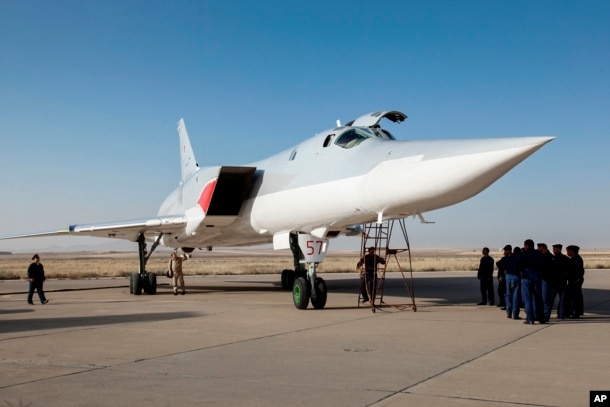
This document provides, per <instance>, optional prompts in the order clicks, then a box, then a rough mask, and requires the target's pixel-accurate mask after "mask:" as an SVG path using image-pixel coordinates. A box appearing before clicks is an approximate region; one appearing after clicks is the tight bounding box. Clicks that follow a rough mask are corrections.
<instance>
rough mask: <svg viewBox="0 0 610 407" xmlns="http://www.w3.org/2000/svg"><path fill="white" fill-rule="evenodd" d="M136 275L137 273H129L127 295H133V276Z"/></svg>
mask: <svg viewBox="0 0 610 407" xmlns="http://www.w3.org/2000/svg"><path fill="white" fill-rule="evenodd" d="M136 275H138V274H137V273H131V274H130V275H129V294H133V280H134V279H135V276H136Z"/></svg>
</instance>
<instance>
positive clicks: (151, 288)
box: [148, 273, 157, 295]
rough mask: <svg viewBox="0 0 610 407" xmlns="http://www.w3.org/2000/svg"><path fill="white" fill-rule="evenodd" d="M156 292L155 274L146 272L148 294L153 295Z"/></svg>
mask: <svg viewBox="0 0 610 407" xmlns="http://www.w3.org/2000/svg"><path fill="white" fill-rule="evenodd" d="M156 293H157V275H156V274H155V273H148V294H150V295H155V294H156Z"/></svg>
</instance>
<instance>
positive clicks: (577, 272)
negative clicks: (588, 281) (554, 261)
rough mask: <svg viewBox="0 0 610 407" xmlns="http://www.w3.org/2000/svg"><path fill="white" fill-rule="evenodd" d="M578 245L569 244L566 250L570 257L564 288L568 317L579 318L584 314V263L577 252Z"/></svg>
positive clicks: (578, 249)
mask: <svg viewBox="0 0 610 407" xmlns="http://www.w3.org/2000/svg"><path fill="white" fill-rule="evenodd" d="M579 251H580V247H578V246H575V245H570V246H568V247H566V252H567V253H568V257H569V258H570V261H569V263H568V264H569V267H568V287H567V289H566V295H565V298H566V309H565V311H566V312H567V313H568V315H569V317H570V318H573V319H576V318H580V317H581V315H583V314H584V303H583V296H582V284H583V282H584V281H585V265H584V262H583V260H582V257H580V255H579V254H578V252H579Z"/></svg>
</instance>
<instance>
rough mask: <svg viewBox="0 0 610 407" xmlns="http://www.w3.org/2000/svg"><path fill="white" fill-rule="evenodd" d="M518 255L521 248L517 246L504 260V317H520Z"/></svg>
mask: <svg viewBox="0 0 610 407" xmlns="http://www.w3.org/2000/svg"><path fill="white" fill-rule="evenodd" d="M506 247H510V245H507V246H506ZM520 255H521V248H520V247H518V246H517V247H515V248H514V249H513V253H512V254H511V256H510V257H508V258H507V260H506V317H507V318H512V319H521V318H520V317H519V311H520V310H521V276H520V274H519V271H518V270H517V264H518V263H519V256H520Z"/></svg>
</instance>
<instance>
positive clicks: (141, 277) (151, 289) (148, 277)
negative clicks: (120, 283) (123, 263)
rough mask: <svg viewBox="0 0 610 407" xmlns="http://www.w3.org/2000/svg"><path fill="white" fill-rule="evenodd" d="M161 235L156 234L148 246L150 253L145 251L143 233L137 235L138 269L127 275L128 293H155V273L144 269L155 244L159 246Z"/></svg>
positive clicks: (155, 246)
mask: <svg viewBox="0 0 610 407" xmlns="http://www.w3.org/2000/svg"><path fill="white" fill-rule="evenodd" d="M162 236H163V233H160V234H159V236H157V239H156V240H155V242H154V243H153V245H152V247H151V248H150V253H147V251H146V240H145V238H144V235H143V234H141V233H140V235H138V240H137V242H138V257H139V263H140V271H139V272H138V273H131V274H130V275H129V294H134V295H141V294H142V291H144V292H145V293H146V294H149V295H154V294H156V293H157V275H156V274H155V273H148V272H147V271H146V263H147V262H148V259H149V258H150V255H151V254H153V252H154V251H155V249H156V248H157V246H159V242H160V241H161V237H162Z"/></svg>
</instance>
